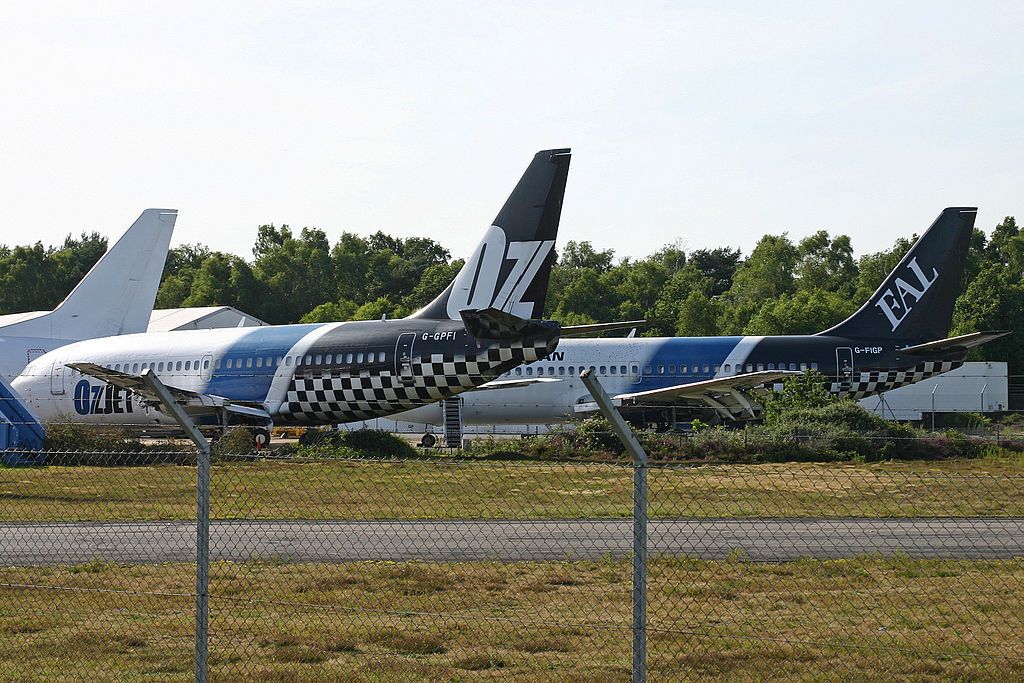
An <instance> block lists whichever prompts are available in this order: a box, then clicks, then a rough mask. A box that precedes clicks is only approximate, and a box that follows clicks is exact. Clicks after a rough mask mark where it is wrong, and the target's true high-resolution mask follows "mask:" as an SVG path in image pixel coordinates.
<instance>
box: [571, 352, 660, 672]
mask: <svg viewBox="0 0 1024 683" xmlns="http://www.w3.org/2000/svg"><path fill="white" fill-rule="evenodd" d="M580 379H581V380H583V384H584V385H586V387H587V390H588V391H590V394H591V396H593V397H594V401H595V402H596V403H597V407H598V408H600V410H601V413H602V414H603V415H604V416H605V418H607V420H608V421H609V422H610V423H611V425H612V429H613V430H614V431H615V434H616V435H617V436H618V437H619V440H620V441H622V444H623V445H624V446H625V447H626V450H627V451H629V454H630V456H631V457H632V460H633V676H632V681H633V683H644V681H646V680H647V453H646V452H645V451H644V449H643V447H642V446H641V445H640V442H639V441H637V440H636V436H634V435H633V431H632V430H631V429H630V428H629V424H627V423H626V421H625V420H624V419H623V418H622V415H620V414H619V411H618V410H616V409H615V405H614V404H613V403H612V400H611V399H610V398H609V397H608V394H606V393H605V391H604V388H602V387H601V383H600V382H598V381H597V378H596V377H594V376H593V375H592V374H591V373H590V370H589V369H588V370H584V371H583V372H582V373H581V374H580Z"/></svg>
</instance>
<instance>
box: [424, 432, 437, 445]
mask: <svg viewBox="0 0 1024 683" xmlns="http://www.w3.org/2000/svg"><path fill="white" fill-rule="evenodd" d="M436 443H437V437H435V436H434V435H433V434H424V435H423V436H421V437H420V446H421V447H423V448H433V447H434V444H436Z"/></svg>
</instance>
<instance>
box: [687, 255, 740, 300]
mask: <svg viewBox="0 0 1024 683" xmlns="http://www.w3.org/2000/svg"><path fill="white" fill-rule="evenodd" d="M688 262H689V263H690V264H691V265H692V266H693V267H695V268H696V269H697V270H699V271H700V272H701V273H703V274H704V276H705V277H707V278H708V279H709V280H710V282H711V284H710V285H709V287H708V294H710V295H711V296H720V295H722V294H725V293H726V292H727V291H729V288H730V287H732V278H733V276H734V275H735V274H736V268H737V267H738V266H739V263H740V250H739V249H730V248H729V247H718V248H717V249H711V250H708V249H697V250H696V251H693V252H691V253H690V255H689V257H688Z"/></svg>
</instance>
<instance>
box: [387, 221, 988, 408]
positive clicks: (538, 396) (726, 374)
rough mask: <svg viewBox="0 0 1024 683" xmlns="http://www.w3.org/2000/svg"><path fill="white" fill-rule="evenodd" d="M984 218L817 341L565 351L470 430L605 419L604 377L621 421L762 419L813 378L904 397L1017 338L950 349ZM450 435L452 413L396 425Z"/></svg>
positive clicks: (964, 342) (708, 341)
mask: <svg viewBox="0 0 1024 683" xmlns="http://www.w3.org/2000/svg"><path fill="white" fill-rule="evenodd" d="M976 212H977V210H976V209H973V208H949V209H945V210H944V211H943V212H942V213H941V214H940V215H939V217H938V218H937V219H936V220H935V222H934V223H933V224H932V225H931V227H930V228H929V229H928V231H927V232H925V233H924V235H922V236H921V238H920V239H919V240H918V241H917V242H916V243H915V244H914V246H913V247H912V248H911V250H910V251H909V252H908V253H907V254H906V256H904V258H903V260H902V261H900V263H899V265H897V266H896V269H895V270H893V271H892V273H890V274H889V276H888V277H887V278H886V280H885V281H884V282H883V283H882V285H881V286H880V287H879V288H878V290H877V291H876V292H875V293H874V294H873V295H872V296H871V298H870V299H869V300H868V301H867V302H866V303H865V304H864V305H863V306H862V307H861V308H860V309H859V310H858V311H857V312H856V313H854V314H853V315H852V316H850V317H849V318H848V319H847V320H845V321H843V322H841V323H839V324H838V325H836V326H834V327H832V328H830V329H828V330H825V331H823V332H819V333H817V334H812V335H784V336H770V337H768V336H765V337H761V336H746V337H696V338H695V337H646V338H644V337H640V338H626V339H587V340H578V339H577V340H574V339H567V340H564V341H563V342H562V343H561V344H560V346H559V349H558V351H556V352H554V353H551V354H549V355H548V356H546V357H544V358H542V359H541V360H540V361H538V362H536V363H534V364H532V365H527V366H526V367H517V368H515V369H514V370H512V371H509V372H507V373H506V375H505V378H508V379H523V380H524V381H525V380H537V379H543V380H544V381H543V382H536V381H534V382H533V383H531V385H530V386H529V387H520V388H507V389H506V388H497V387H496V388H495V390H493V391H473V392H469V393H466V394H463V395H462V397H461V401H462V406H461V407H462V420H463V423H464V424H555V423H559V422H564V421H567V420H570V419H572V418H574V417H581V416H586V415H587V414H590V413H593V412H595V411H596V409H597V408H596V405H595V404H594V403H593V402H592V399H591V398H590V394H589V393H588V392H587V390H586V388H585V387H584V386H583V383H582V382H581V381H580V379H579V374H580V372H581V371H582V370H583V369H584V368H590V369H591V371H592V372H595V373H596V374H597V375H598V376H599V377H600V380H601V382H602V383H603V384H604V386H605V388H606V390H607V391H608V393H609V395H611V396H612V397H613V398H614V399H615V402H616V403H617V404H619V405H620V410H622V411H623V413H625V414H626V415H627V417H629V418H631V419H632V420H634V421H636V422H639V423H658V424H663V425H667V424H673V423H675V422H676V421H679V420H683V419H688V418H692V417H697V416H699V417H702V418H704V419H709V418H710V419H713V420H715V421H719V420H720V421H735V420H742V419H749V418H753V417H757V416H758V415H759V411H760V407H759V402H758V398H759V396H760V395H762V394H764V393H765V392H767V391H769V390H770V388H771V387H772V385H773V384H774V383H777V382H780V381H782V380H783V379H784V378H785V377H787V376H789V375H795V374H799V373H800V372H801V371H803V370H807V369H812V370H818V371H819V372H821V373H823V374H824V375H825V376H826V377H828V378H830V386H829V388H830V390H831V391H832V393H834V394H837V395H840V396H846V397H850V398H855V399H857V398H863V397H864V396H867V395H870V394H877V393H880V392H884V391H888V390H891V389H895V388H897V387H900V386H903V385H906V384H912V383H914V382H919V381H921V380H923V379H926V378H928V377H932V376H934V375H938V374H941V373H943V372H948V371H949V370H952V369H954V368H957V367H960V365H962V362H963V359H964V357H965V355H966V353H967V350H968V349H969V348H972V347H974V346H978V345H980V344H984V343H985V342H988V341H991V340H992V339H996V338H998V337H1001V336H1003V335H1004V334H1006V333H1005V332H978V333H974V334H968V335H963V336H959V337H953V338H946V336H947V335H948V334H949V328H950V321H951V319H952V315H953V304H954V302H955V300H956V297H957V294H958V293H959V291H960V281H961V277H962V275H963V270H964V263H965V259H966V255H967V246H968V242H969V240H970V237H971V232H972V230H973V227H974V218H975V215H976ZM393 419H395V420H398V421H402V422H413V423H422V424H442V420H443V410H442V407H441V406H440V405H437V404H435V405H430V406H425V407H422V408H418V409H416V410H413V411H410V412H407V413H403V414H401V415H396V416H394V418H393Z"/></svg>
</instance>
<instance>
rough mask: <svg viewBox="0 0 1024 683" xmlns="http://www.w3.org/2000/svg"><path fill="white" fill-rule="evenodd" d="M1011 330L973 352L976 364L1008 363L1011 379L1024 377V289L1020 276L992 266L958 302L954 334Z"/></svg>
mask: <svg viewBox="0 0 1024 683" xmlns="http://www.w3.org/2000/svg"><path fill="white" fill-rule="evenodd" d="M991 330H1009V331H1011V332H1012V334H1011V335H1009V336H1008V337H1003V338H1002V339H997V340H996V341H994V342H990V343H988V344H985V345H984V346H981V347H978V348H976V349H974V350H972V351H971V353H970V355H969V358H970V359H972V360H1004V361H1007V362H1008V363H1009V373H1010V374H1011V375H1016V374H1021V373H1024V286H1022V284H1021V279H1020V275H1019V274H1018V273H1016V272H1015V271H1014V270H1013V269H1012V268H1011V267H1010V266H1009V265H1006V264H1004V263H998V262H996V263H989V264H988V265H986V267H985V268H984V269H983V270H982V271H981V272H980V273H979V274H978V276H977V277H976V278H974V281H973V282H972V283H971V284H970V285H969V286H968V288H967V291H966V292H964V294H963V295H962V296H961V297H959V298H958V299H957V301H956V307H955V308H954V309H953V334H968V333H970V332H984V331H991Z"/></svg>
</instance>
